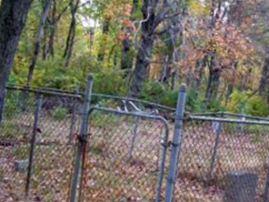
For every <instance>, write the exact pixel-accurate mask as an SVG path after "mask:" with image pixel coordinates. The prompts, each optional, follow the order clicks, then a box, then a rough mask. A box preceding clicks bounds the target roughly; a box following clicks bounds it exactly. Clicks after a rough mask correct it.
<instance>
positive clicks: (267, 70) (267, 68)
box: [259, 56, 269, 103]
mask: <svg viewBox="0 0 269 202" xmlns="http://www.w3.org/2000/svg"><path fill="white" fill-rule="evenodd" d="M259 94H260V95H261V96H263V97H265V98H266V99H267V102H268V103H269V56H267V57H266V58H265V62H264V65H263V70H262V77H261V80H260V86H259Z"/></svg>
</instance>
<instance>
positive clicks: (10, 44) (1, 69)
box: [0, 0, 32, 122]
mask: <svg viewBox="0 0 269 202" xmlns="http://www.w3.org/2000/svg"><path fill="white" fill-rule="evenodd" d="M31 3H32V0H2V1H1V6H0V122H1V121H2V114H3V109H4V99H5V95H6V83H7V81H8V78H9V74H10V72H11V68H12V65H13V60H14V56H15V53H16V49H17V46H18V43H19V39H20V35H21V32H22V30H23V28H24V25H25V22H26V18H27V14H28V11H29V9H30V5H31Z"/></svg>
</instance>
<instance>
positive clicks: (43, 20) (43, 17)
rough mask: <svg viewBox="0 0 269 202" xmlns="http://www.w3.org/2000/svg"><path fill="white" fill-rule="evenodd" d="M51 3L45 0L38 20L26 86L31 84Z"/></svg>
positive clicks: (50, 0) (49, 0)
mask: <svg viewBox="0 0 269 202" xmlns="http://www.w3.org/2000/svg"><path fill="white" fill-rule="evenodd" d="M51 2H52V0H47V1H46V2H45V5H44V8H43V11H42V14H41V20H40V24H39V28H38V32H37V36H36V41H35V44H34V54H33V58H32V62H31V64H30V66H29V71H28V76H27V84H26V85H27V86H30V83H31V82H32V79H33V74H34V69H35V65H36V62H37V59H38V55H39V52H40V43H41V40H42V38H43V36H44V26H45V24H46V20H47V17H48V14H49V10H50V5H51Z"/></svg>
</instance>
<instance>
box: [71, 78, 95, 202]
mask: <svg viewBox="0 0 269 202" xmlns="http://www.w3.org/2000/svg"><path fill="white" fill-rule="evenodd" d="M92 86H93V78H92V76H91V75H90V76H89V77H88V81H87V87H86V90H85V94H84V103H83V108H82V110H83V111H82V123H81V130H80V134H79V137H78V140H79V142H78V148H77V154H76V160H75V170H74V174H73V179H72V185H71V196H70V201H71V202H75V201H78V200H79V195H78V188H79V189H81V187H80V186H81V184H79V182H80V181H81V180H82V178H83V176H82V175H83V164H84V158H85V151H86V146H87V136H88V124H89V110H90V103H91V94H92Z"/></svg>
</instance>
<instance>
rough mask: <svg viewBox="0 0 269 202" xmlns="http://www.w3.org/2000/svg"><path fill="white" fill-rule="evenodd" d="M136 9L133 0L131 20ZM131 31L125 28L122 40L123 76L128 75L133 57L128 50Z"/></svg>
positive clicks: (136, 3) (134, 0)
mask: <svg viewBox="0 0 269 202" xmlns="http://www.w3.org/2000/svg"><path fill="white" fill-rule="evenodd" d="M137 9H138V0H133V8H132V13H131V16H132V17H131V20H133V14H134V13H135V12H136V11H137ZM131 32H132V30H130V28H127V29H126V33H125V34H126V37H125V39H124V40H123V41H122V56H121V69H122V70H124V74H123V76H124V77H126V76H128V75H129V73H130V71H131V69H132V65H133V57H132V55H131V52H130V50H131V46H132V42H131V40H130V35H131Z"/></svg>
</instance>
